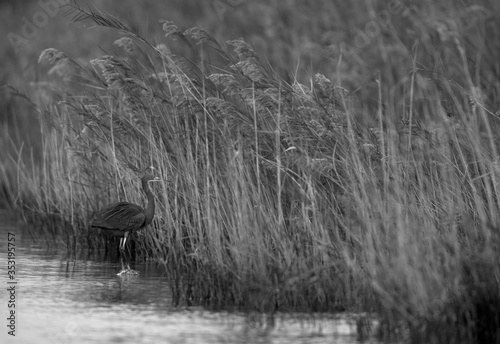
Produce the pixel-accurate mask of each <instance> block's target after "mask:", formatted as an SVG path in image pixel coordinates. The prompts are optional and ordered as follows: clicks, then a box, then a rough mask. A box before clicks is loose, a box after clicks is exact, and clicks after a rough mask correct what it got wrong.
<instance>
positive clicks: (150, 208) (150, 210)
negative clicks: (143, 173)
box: [142, 181, 155, 226]
mask: <svg viewBox="0 0 500 344" xmlns="http://www.w3.org/2000/svg"><path fill="white" fill-rule="evenodd" d="M142 188H143V189H144V193H145V194H146V197H147V198H148V205H147V207H146V212H145V215H146V226H147V225H149V224H150V223H151V221H153V217H154V216H155V198H154V195H153V193H152V192H151V190H150V189H149V184H148V182H147V181H146V182H143V185H142Z"/></svg>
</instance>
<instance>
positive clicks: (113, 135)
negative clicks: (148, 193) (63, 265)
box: [0, 1, 500, 342]
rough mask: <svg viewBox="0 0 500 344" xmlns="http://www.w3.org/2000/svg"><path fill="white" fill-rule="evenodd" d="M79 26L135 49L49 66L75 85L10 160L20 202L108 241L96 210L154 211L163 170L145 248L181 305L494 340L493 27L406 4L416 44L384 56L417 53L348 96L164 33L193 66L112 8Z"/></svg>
mask: <svg viewBox="0 0 500 344" xmlns="http://www.w3.org/2000/svg"><path fill="white" fill-rule="evenodd" d="M477 3H478V4H481V5H482V6H484V8H494V7H495V5H494V4H490V3H489V2H487V1H481V2H479V1H478V2H477ZM448 5H449V7H448V10H450V9H452V10H455V11H456V12H455V14H457V13H462V12H464V11H466V10H467V11H475V10H477V8H473V7H472V6H469V7H467V6H466V5H465V4H459V5H452V4H448ZM432 6H434V5H432V4H430V3H428V2H424V3H423V4H422V5H421V7H420V10H422V11H424V12H425V11H426V10H428V9H429V8H432V9H433V10H437V9H438V8H437V7H432ZM488 6H491V7H488ZM413 10H415V8H413ZM436 13H438V14H436V15H441V14H442V13H445V12H444V11H443V12H436ZM73 15H74V17H73V19H74V20H75V21H80V20H85V21H90V22H93V23H95V24H97V25H100V26H104V27H109V28H112V29H116V30H119V31H120V32H121V33H123V35H124V37H123V38H121V39H119V40H118V41H116V42H115V45H116V49H115V51H113V52H112V53H108V55H104V56H102V57H100V58H97V59H94V60H92V61H90V64H89V65H87V66H82V65H81V64H79V63H77V62H75V61H74V60H73V59H72V58H70V57H69V56H67V55H66V54H64V53H62V52H60V51H57V50H55V49H47V50H45V51H44V52H43V53H42V54H41V57H40V60H41V61H42V62H43V63H46V62H48V63H50V64H52V66H53V67H52V68H53V69H52V70H53V71H54V72H59V73H60V75H61V79H60V84H59V87H60V88H59V90H56V92H55V94H56V98H55V99H56V100H57V101H54V102H49V103H48V104H46V105H45V106H44V107H42V108H41V109H40V116H41V117H42V118H43V119H44V122H43V123H44V124H43V149H42V152H43V159H42V161H43V163H42V164H41V166H40V167H39V168H38V169H33V170H29V169H25V168H24V166H23V162H22V161H18V160H16V159H15V157H9V158H10V159H11V161H13V162H15V163H16V165H17V170H16V173H17V174H16V175H15V178H16V179H17V182H16V183H15V184H14V186H12V188H13V190H11V191H9V194H11V195H14V196H13V197H14V199H15V200H16V202H17V203H18V204H21V205H23V206H24V207H25V209H26V208H27V207H28V208H29V209H32V210H35V211H37V212H42V213H46V214H47V213H54V214H58V216H60V217H61V218H62V219H63V220H64V222H65V223H66V224H70V225H71V226H64V227H63V228H64V229H63V230H62V232H63V234H64V236H65V237H66V238H67V239H68V240H67V241H69V242H71V243H72V245H73V246H74V247H75V248H78V247H80V246H82V247H84V246H86V245H90V246H92V247H93V246H94V245H97V244H96V241H95V239H94V235H95V233H93V232H91V231H90V230H89V229H88V218H89V215H90V214H91V213H92V212H93V211H95V210H97V209H98V208H100V207H101V206H103V205H104V204H106V203H109V202H111V201H115V200H118V199H120V200H130V201H135V202H138V203H140V202H141V201H140V200H141V198H142V196H141V191H140V189H139V186H138V182H137V180H138V173H139V171H140V170H141V169H142V168H144V167H145V166H150V165H153V166H155V167H156V168H157V169H158V170H159V171H160V173H161V175H162V176H163V177H164V179H166V182H165V183H163V184H160V185H155V190H154V192H155V194H156V196H157V198H158V207H157V212H156V217H155V220H154V222H153V225H152V226H151V228H149V229H147V230H143V231H142V232H140V233H139V234H138V237H137V244H138V245H137V247H138V250H139V253H140V256H141V257H143V258H152V259H156V260H158V261H161V262H163V263H164V265H165V268H166V270H167V271H168V272H169V273H170V275H171V276H172V290H173V294H174V296H175V297H174V300H175V302H176V303H178V304H204V305H207V306H210V307H214V308H243V309H256V310H260V311H266V312H274V311H277V310H280V311H286V310H314V311H335V310H337V311H338V310H342V309H352V310H367V311H377V312H379V313H380V314H381V316H382V318H383V320H384V321H383V322H382V326H381V329H380V332H381V334H393V333H397V331H396V330H395V329H397V328H399V327H401V324H405V325H404V326H403V327H405V328H408V329H409V330H410V334H411V336H412V338H413V339H414V340H415V341H422V342H427V341H433V340H434V341H436V342H439V341H441V340H443V339H444V338H446V339H447V340H448V339H450V340H452V341H453V340H454V341H465V342H467V341H469V340H477V341H481V340H482V339H484V338H487V340H492V338H498V330H497V328H498V327H499V325H500V315H499V311H498V309H500V308H499V306H500V295H499V290H500V288H499V282H498V276H499V265H498V262H499V249H498V248H499V230H498V228H499V223H498V214H499V204H498V201H497V195H498V190H497V188H498V180H497V178H498V177H500V176H499V170H498V163H497V160H498V152H497V149H498V148H497V147H498V145H497V142H498V139H499V136H498V134H497V132H498V130H497V128H498V123H497V122H498V121H497V117H498V116H497V115H496V114H495V113H494V111H493V110H491V109H494V108H495V106H497V105H498V99H497V98H496V97H495V94H494V92H491V90H490V89H487V86H491V85H492V83H491V82H492V81H491V80H492V79H491V77H486V75H488V73H490V74H494V75H496V76H497V77H498V76H500V73H499V70H498V68H497V67H496V65H494V63H493V61H492V60H490V57H491V55H492V54H494V53H495V52H498V51H499V50H498V48H499V47H498V46H494V45H490V46H486V45H485V46H483V50H481V51H479V52H477V53H474V51H472V50H471V47H470V45H469V44H470V43H471V39H477V38H478V37H483V40H484V33H485V32H490V33H491V32H493V31H492V30H493V26H492V25H494V24H491V22H489V21H487V19H485V18H483V17H478V18H477V20H478V22H476V23H475V24H476V25H477V26H478V27H479V28H482V29H483V31H482V32H481V31H479V32H478V31H474V30H472V33H471V32H469V31H461V30H460V28H459V26H458V24H460V20H462V19H461V17H456V18H457V19H456V20H455V21H453V20H452V19H450V18H451V17H448V18H447V20H448V21H445V22H443V23H441V24H442V25H441V26H439V25H436V24H435V22H429V23H425V22H424V19H425V17H424V16H422V15H421V13H420V12H417V11H413V12H411V11H410V12H409V13H407V14H406V15H407V16H408V18H407V19H408V20H410V21H412V22H413V23H415V28H417V27H418V28H419V29H420V30H422V32H421V34H420V36H419V37H421V38H422V39H421V41H417V42H416V44H415V45H414V47H412V45H409V44H408V43H407V42H405V41H404V40H403V39H401V40H400V41H399V42H398V43H397V44H396V45H392V46H387V45H386V44H385V43H384V40H385V39H386V38H385V36H384V35H381V36H380V37H377V38H376V39H375V40H374V41H373V42H372V44H373V45H374V48H375V49H379V50H380V51H381V53H382V55H381V56H382V57H381V60H380V62H381V63H388V62H390V61H389V60H387V59H386V60H384V58H383V56H384V55H383V54H384V52H385V53H387V49H388V48H391V49H395V50H396V48H397V49H399V50H398V51H399V52H401V51H402V50H405V49H406V55H404V54H400V53H399V52H398V53H396V54H393V55H391V59H393V60H394V62H395V63H396V64H395V65H394V66H397V68H399V69H397V68H394V70H391V67H393V66H390V65H382V66H381V68H380V70H379V74H378V76H377V80H376V81H375V82H373V83H372V84H370V86H367V88H368V89H366V90H362V91H360V92H358V94H357V95H356V94H355V95H352V94H349V93H348V92H347V91H346V90H345V89H344V88H343V87H342V84H343V80H342V78H340V77H339V75H340V72H339V75H337V77H334V76H325V75H322V74H316V75H314V76H313V77H311V78H310V80H308V81H307V82H305V84H303V83H300V82H299V80H298V79H297V78H296V79H294V80H292V81H289V82H287V81H285V80H284V79H283V78H282V77H280V76H279V74H278V73H277V72H275V71H274V70H273V68H272V67H271V66H270V64H269V63H267V62H266V61H265V58H264V56H262V55H261V54H259V53H258V52H256V51H255V50H254V49H253V48H252V46H251V45H250V44H248V43H247V42H245V41H244V40H242V39H238V40H232V41H228V42H226V43H225V44H222V43H220V42H218V41H217V40H216V39H215V38H214V37H212V36H211V35H210V34H209V33H207V32H206V31H204V30H202V29H200V28H191V29H188V30H181V29H180V28H179V27H178V26H176V25H175V24H174V23H172V22H169V21H163V22H162V24H161V25H162V27H163V30H164V32H165V36H166V37H167V39H177V40H179V41H181V42H183V43H184V44H185V45H186V46H187V47H188V49H190V51H191V52H190V56H195V57H194V58H193V59H192V60H188V59H186V58H184V57H183V56H180V55H177V54H175V53H174V52H172V51H171V49H170V48H169V46H168V45H167V44H160V45H153V44H151V43H150V42H148V41H147V40H146V39H145V38H143V37H141V36H140V35H139V34H138V33H137V32H135V31H133V30H132V29H131V28H129V27H128V26H127V25H126V24H124V23H123V22H121V21H119V20H118V19H116V18H114V17H113V16H111V15H107V14H103V13H100V12H97V11H94V12H90V11H86V10H84V9H82V8H79V7H77V6H75V7H73ZM443 15H444V14H443ZM481 20H482V21H481ZM481 24H482V26H481ZM393 25H397V22H394V23H393ZM433 25H434V26H435V27H434V26H433ZM443 25H444V26H443ZM385 29H386V30H387V32H385V33H387V34H389V33H390V34H393V35H397V33H398V32H397V30H396V28H391V27H389V28H385ZM412 44H413V43H412ZM473 44H476V42H473ZM442 46H446V48H445V49H444V48H443V49H441V48H440V47H442ZM332 49H333V48H332ZM372 51H373V50H372ZM364 53H365V51H360V52H358V54H360V55H362V54H364ZM386 56H387V55H386ZM353 59H354V58H353ZM480 61H487V62H485V63H484V64H483V66H485V67H483V68H481V67H480V66H479V65H478V64H479V63H480ZM336 63H337V65H338V66H339V67H341V66H343V64H344V63H345V61H343V60H342V55H341V56H340V58H339V59H338V60H337V61H336ZM358 67H360V66H359V65H354V67H353V68H358ZM398 78H399V79H398ZM370 87H372V89H369V88H370ZM365 95H366V96H367V102H366V104H363V103H361V104H360V102H359V99H360V98H357V97H364V96H365ZM361 99H363V98H361ZM9 173H11V172H8V171H7V170H6V169H5V167H3V169H2V174H1V175H0V177H1V178H3V179H5V178H12V176H11V175H8V174H9ZM58 234H61V233H53V235H54V236H57V235H58ZM443 333H446V334H444V335H443ZM450 336H451V337H450ZM482 336H486V337H482Z"/></svg>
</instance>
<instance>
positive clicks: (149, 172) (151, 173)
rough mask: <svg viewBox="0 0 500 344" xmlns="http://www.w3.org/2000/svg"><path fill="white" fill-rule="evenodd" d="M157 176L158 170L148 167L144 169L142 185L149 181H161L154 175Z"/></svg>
mask: <svg viewBox="0 0 500 344" xmlns="http://www.w3.org/2000/svg"><path fill="white" fill-rule="evenodd" d="M157 174H158V170H157V169H156V168H154V167H153V166H150V167H148V168H147V169H146V171H145V172H144V174H143V175H142V178H141V180H142V182H143V183H148V182H150V181H161V179H160V178H159V177H156V176H155V175H157Z"/></svg>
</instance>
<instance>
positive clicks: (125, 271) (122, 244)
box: [118, 231, 139, 276]
mask: <svg viewBox="0 0 500 344" xmlns="http://www.w3.org/2000/svg"><path fill="white" fill-rule="evenodd" d="M127 237H128V231H127V232H125V234H124V235H123V238H120V251H121V254H120V261H121V263H122V271H120V272H119V273H118V276H121V275H127V274H130V275H138V274H139V272H137V271H135V270H132V269H131V268H130V264H129V262H128V258H127V259H126V262H127V268H126V269H125V267H124V265H123V256H125V243H126V242H127Z"/></svg>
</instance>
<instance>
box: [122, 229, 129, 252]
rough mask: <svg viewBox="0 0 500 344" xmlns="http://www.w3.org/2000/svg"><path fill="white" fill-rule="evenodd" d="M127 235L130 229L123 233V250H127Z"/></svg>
mask: <svg viewBox="0 0 500 344" xmlns="http://www.w3.org/2000/svg"><path fill="white" fill-rule="evenodd" d="M127 237H128V231H126V232H125V234H124V235H123V243H122V245H121V250H122V251H125V243H126V242H127Z"/></svg>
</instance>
